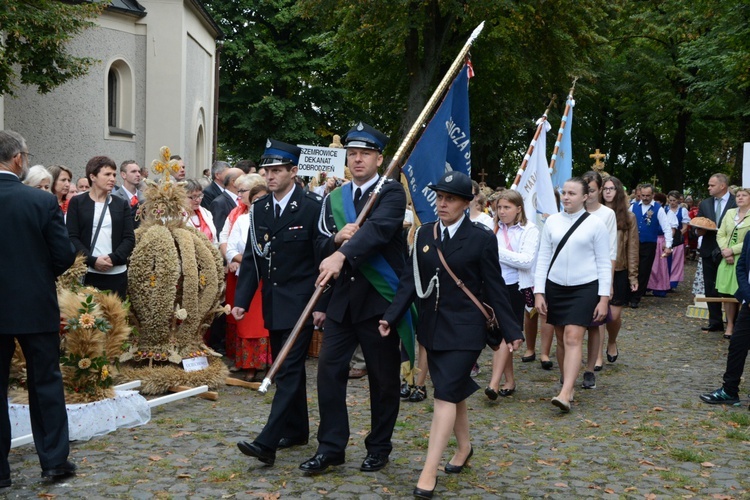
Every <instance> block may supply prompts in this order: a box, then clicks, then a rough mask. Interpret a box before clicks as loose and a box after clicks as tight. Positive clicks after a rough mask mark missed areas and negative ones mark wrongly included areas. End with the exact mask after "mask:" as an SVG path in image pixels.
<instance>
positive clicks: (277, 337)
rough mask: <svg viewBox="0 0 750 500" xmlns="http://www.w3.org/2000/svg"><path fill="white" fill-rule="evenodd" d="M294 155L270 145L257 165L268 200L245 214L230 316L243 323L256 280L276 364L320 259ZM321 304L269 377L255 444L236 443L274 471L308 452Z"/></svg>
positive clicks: (313, 199)
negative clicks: (311, 358)
mask: <svg viewBox="0 0 750 500" xmlns="http://www.w3.org/2000/svg"><path fill="white" fill-rule="evenodd" d="M299 155H300V149H299V148H298V147H297V146H293V145H291V144H285V143H283V142H280V141H274V140H271V139H269V140H268V142H267V143H266V151H265V153H264V154H263V156H262V157H261V164H262V166H263V167H264V168H265V169H266V172H267V177H266V179H267V182H268V189H269V190H270V191H271V194H269V195H266V196H264V197H262V198H259V199H258V200H257V201H256V202H255V203H254V204H253V205H252V206H251V207H250V212H249V217H250V233H249V237H248V240H247V245H246V247H245V254H244V255H243V258H242V266H241V267H240V275H239V280H238V282H237V288H236V290H237V291H236V295H235V304H234V306H235V307H234V309H232V314H233V315H234V317H235V318H237V319H238V320H239V319H242V317H243V316H244V315H245V312H246V311H247V310H248V309H249V307H250V301H251V300H252V298H253V296H254V295H255V292H256V290H257V288H258V285H259V281H260V280H261V279H262V280H263V286H262V297H263V319H264V321H265V327H266V329H267V330H268V332H269V337H270V340H271V353H272V354H273V359H274V360H275V359H276V357H277V356H278V354H279V351H280V350H281V348H282V346H283V345H284V343H285V342H286V340H287V338H288V337H289V334H290V333H291V331H292V329H293V328H294V325H295V323H296V322H297V319H298V318H299V317H300V315H301V314H302V311H303V309H304V308H305V306H306V305H307V303H308V301H309V300H310V297H311V296H312V294H313V292H314V291H315V278H316V277H317V266H318V263H319V262H320V259H318V258H316V255H318V253H319V252H318V250H317V249H316V246H315V242H316V239H317V238H318V237H319V232H318V216H319V215H320V209H321V202H322V198H321V197H320V196H318V195H317V194H314V193H309V192H305V191H304V190H302V189H300V188H299V187H297V186H296V185H295V183H294V177H295V176H296V175H297V163H298V162H299ZM325 306H326V304H325V300H321V301H319V303H318V305H317V307H316V312H313V320H312V321H308V323H307V324H306V325H305V327H304V328H303V329H302V331H301V332H300V334H299V337H298V338H297V341H296V342H295V343H294V346H293V347H292V350H291V351H290V352H289V356H287V358H286V360H285V361H284V362H283V363H282V365H281V368H280V370H279V372H278V374H277V375H276V394H275V396H274V398H273V404H272V406H271V413H270V415H269V416H268V422H267V423H266V426H265V427H264V428H263V431H262V432H261V433H260V434H259V435H258V437H257V438H255V441H252V442H251V441H241V442H239V443H237V446H238V448H239V449H240V451H242V453H244V454H245V455H249V456H251V457H255V458H257V459H258V460H260V461H261V462H263V463H265V464H268V465H273V463H274V461H275V460H276V450H277V448H288V447H290V446H297V445H304V444H307V440H308V436H309V433H310V429H309V424H308V415H307V389H306V377H305V357H306V355H307V350H308V347H309V346H310V339H311V338H312V332H313V323H315V325H316V326H322V324H323V320H324V319H325V312H324V311H325Z"/></svg>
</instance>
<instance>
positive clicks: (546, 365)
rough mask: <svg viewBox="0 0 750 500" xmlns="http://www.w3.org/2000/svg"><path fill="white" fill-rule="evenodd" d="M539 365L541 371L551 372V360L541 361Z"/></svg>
mask: <svg viewBox="0 0 750 500" xmlns="http://www.w3.org/2000/svg"><path fill="white" fill-rule="evenodd" d="M540 363H541V364H542V370H551V369H552V366H553V365H552V361H551V360H549V359H548V360H547V361H545V360H541V361H540Z"/></svg>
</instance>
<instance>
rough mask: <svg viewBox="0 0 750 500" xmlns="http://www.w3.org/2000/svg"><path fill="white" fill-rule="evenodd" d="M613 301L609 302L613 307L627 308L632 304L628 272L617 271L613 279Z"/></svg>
mask: <svg viewBox="0 0 750 500" xmlns="http://www.w3.org/2000/svg"><path fill="white" fill-rule="evenodd" d="M612 289H613V291H614V293H613V294H612V300H610V301H609V303H610V305H613V306H626V305H628V303H629V302H630V280H629V279H628V270H627V269H623V270H622V271H615V276H614V278H613V279H612Z"/></svg>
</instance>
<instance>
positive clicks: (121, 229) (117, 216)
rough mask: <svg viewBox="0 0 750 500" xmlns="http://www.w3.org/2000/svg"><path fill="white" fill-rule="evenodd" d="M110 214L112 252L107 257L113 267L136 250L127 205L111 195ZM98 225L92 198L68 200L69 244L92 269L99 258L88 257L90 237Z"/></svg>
mask: <svg viewBox="0 0 750 500" xmlns="http://www.w3.org/2000/svg"><path fill="white" fill-rule="evenodd" d="M109 213H110V217H112V253H111V254H109V257H110V258H111V259H112V264H114V265H115V266H120V265H123V264H127V263H128V259H129V258H130V254H131V253H132V252H133V247H135V233H134V232H133V219H132V217H131V212H130V203H129V202H127V201H125V199H124V198H121V197H119V196H110V197H109ZM98 222H99V220H98V219H97V220H96V221H95V220H94V200H92V199H91V196H89V195H88V194H86V193H84V194H82V195H80V196H74V197H73V198H71V200H70V204H69V205H68V215H67V219H66V224H67V226H68V233H70V241H72V242H73V246H75V248H76V251H78V252H79V253H82V254H83V255H85V256H86V264H87V265H88V266H89V267H94V264H96V257H98V256H94V255H91V250H92V249H91V238H93V237H94V231H95V228H94V225H95V224H97V223H98Z"/></svg>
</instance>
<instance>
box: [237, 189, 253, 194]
mask: <svg viewBox="0 0 750 500" xmlns="http://www.w3.org/2000/svg"><path fill="white" fill-rule="evenodd" d="M249 192H250V190H249V189H238V190H237V194H245V193H249Z"/></svg>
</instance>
